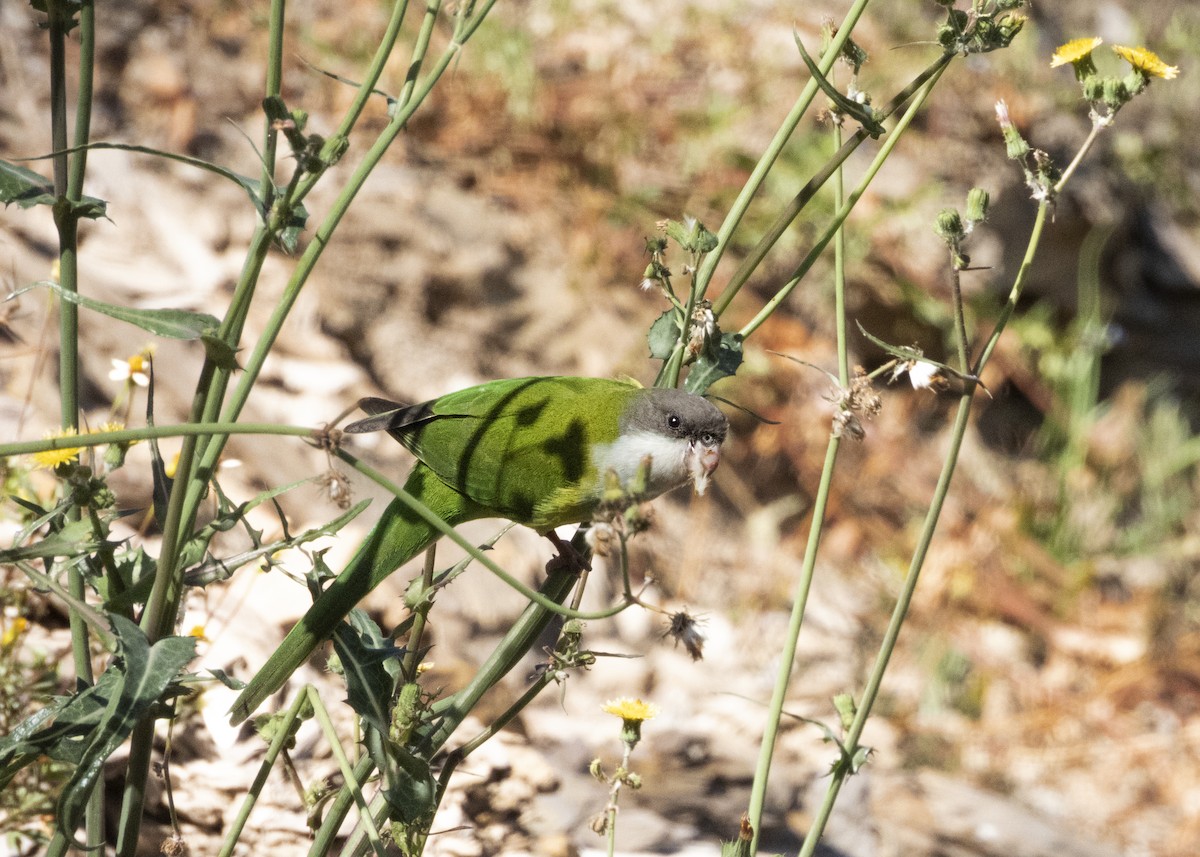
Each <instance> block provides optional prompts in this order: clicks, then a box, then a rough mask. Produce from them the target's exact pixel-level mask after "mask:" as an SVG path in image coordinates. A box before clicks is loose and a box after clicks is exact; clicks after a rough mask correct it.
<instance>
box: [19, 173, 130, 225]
mask: <svg viewBox="0 0 1200 857" xmlns="http://www.w3.org/2000/svg"><path fill="white" fill-rule="evenodd" d="M0 202H3V203H4V205H5V207H8V206H9V205H11V204H12V203H14V202H15V203H16V204H17V205H19V206H21V208H33V207H34V206H35V205H54V204H55V203H57V202H58V196H57V195H56V194H55V193H54V183H53V182H51V181H50V180H49V179H47V178H45V177H43V176H40V175H38V174H37V173H35V172H34V171H33V170H31V169H28V168H27V167H22V166H19V165H17V164H13V163H9V162H8V161H0ZM74 206H75V208H76V212H77V213H78V215H79V216H80V217H89V218H92V219H97V218H100V217H103V216H104V213H105V210H106V207H107V203H105V202H104V200H102V199H96V197H94V196H85V197H84V198H83V199H81V200H80V201H79V202H76V203H74Z"/></svg>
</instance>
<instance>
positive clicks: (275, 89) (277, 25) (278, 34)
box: [259, 0, 286, 210]
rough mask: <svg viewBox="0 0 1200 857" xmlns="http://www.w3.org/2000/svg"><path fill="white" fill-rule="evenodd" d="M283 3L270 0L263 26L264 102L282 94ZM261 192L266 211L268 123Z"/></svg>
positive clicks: (271, 167)
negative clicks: (264, 47) (265, 49)
mask: <svg viewBox="0 0 1200 857" xmlns="http://www.w3.org/2000/svg"><path fill="white" fill-rule="evenodd" d="M285 6H286V4H285V2H284V0H271V15H270V19H269V24H268V26H267V37H268V42H267V78H266V81H265V82H264V84H263V95H264V99H265V98H273V97H274V98H278V97H279V94H280V93H281V92H282V90H283V13H284V8H285ZM264 125H265V128H264V130H263V152H262V156H263V163H262V181H261V182H259V185H260V187H261V191H262V198H263V205H264V206H265V207H266V208H267V209H268V210H270V208H271V206H272V204H273V203H274V201H275V154H276V151H277V148H278V145H279V131H278V130H276V129H275V128H274V127H273V126H272V123H271V122H270V121H267V122H265V123H264Z"/></svg>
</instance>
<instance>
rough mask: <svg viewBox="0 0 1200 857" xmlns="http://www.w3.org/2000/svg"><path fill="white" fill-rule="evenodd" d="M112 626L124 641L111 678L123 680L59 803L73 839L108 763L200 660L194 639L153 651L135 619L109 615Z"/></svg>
mask: <svg viewBox="0 0 1200 857" xmlns="http://www.w3.org/2000/svg"><path fill="white" fill-rule="evenodd" d="M109 621H110V622H111V623H112V629H113V632H114V633H115V634H116V635H117V637H118V639H119V641H120V655H121V656H120V658H119V660H116V661H114V662H113V664H112V665H111V666H110V667H109V668H108V670H106V673H107V672H109V671H116V673H117V675H118V677H119V679H120V680H119V682H118V686H117V688H115V692H114V693H113V694H112V695H111V696H110V697H109V700H108V705H107V707H106V708H105V710H104V715H103V718H102V719H101V721H100V723H99V724H98V725H97V726H96V728H95V730H94V732H93V734H92V737H91V740H90V742H89V743H88V746H87V749H85V750H84V752H83V755H82V757H81V758H80V760H79V765H78V767H76V769H75V773H74V774H72V775H71V779H70V780H68V781H67V784H66V786H65V787H64V788H63V792H62V795H61V796H60V797H59V802H58V829H59V830H60V831H61V832H62V833H63V834H64V835H65V836H67V837H72V836H73V835H74V831H75V830H76V829H77V828H78V827H79V825H80V823H81V822H82V820H83V814H84V809H85V808H86V805H87V801H88V797H89V796H90V794H91V792H92V788H93V787H94V786H95V785H96V783H97V781H98V780H99V777H100V773H101V771H102V770H103V769H104V763H105V761H107V759H108V757H109V756H111V755H112V754H113V753H114V752H115V751H116V750H117V748H118V747H120V746H121V745H122V744H123V743H124V742H125V739H126V738H128V737H129V733H130V732H132V731H133V727H134V726H135V725H136V724H137V722H138V721H139V720H140V719H141V718H142V717H144V716H145V715H146V714H147V712H148V711H149V709H150V706H151V705H153V704H154V703H155V702H156V701H157V700H158V699H159V697H160V696H162V694H163V691H165V690H166V689H167V686H168V685H169V684H170V683H171V682H172V681H173V680H174V679H175V677H176V676H178V675H179V672H180V670H182V669H183V667H184V666H185V665H187V663H188V662H189V661H191V660H192V658H194V657H195V656H196V640H195V638H193V637H164V638H163V639H161V640H159V641H158V642H156V643H155V644H154V645H153V646H151V645H150V641H149V640H148V639H147V638H146V635H145V634H144V633H142V630H141V629H140V628H139V627H138V626H137V625H135V624H134V623H133V622H132V621H130V620H129V619H126V618H125V617H123V616H119V615H117V614H115V613H114V614H110V615H109Z"/></svg>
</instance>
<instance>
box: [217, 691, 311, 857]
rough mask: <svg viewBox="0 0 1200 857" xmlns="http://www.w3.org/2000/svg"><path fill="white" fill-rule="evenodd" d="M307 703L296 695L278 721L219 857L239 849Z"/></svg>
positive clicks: (304, 696) (303, 696) (227, 855)
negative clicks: (268, 779) (244, 833)
mask: <svg viewBox="0 0 1200 857" xmlns="http://www.w3.org/2000/svg"><path fill="white" fill-rule="evenodd" d="M306 702H308V696H307V695H306V694H304V693H298V694H296V698H295V700H293V701H292V704H291V705H290V706H289V707H288V710H287V711H286V712H285V713H284V715H283V717H281V718H280V719H279V720H278V721H276V723H275V733H274V737H272V739H271V743H270V745H269V746H268V747H267V754H266V756H265V757H263V760H262V764H260V765H259V766H258V773H257V774H256V775H255V776H254V782H252V783H251V784H250V788H249V789H247V791H246V798H245V799H244V800H243V801H242V805H241V807H240V808H239V809H238V814H237V816H236V817H235V818H234V820H233V823H232V824H231V825H230V828H229V832H228V833H227V834H226V835H225V841H224V843H223V844H222V845H221V850H220V851H219V852H218V854H217V857H231V855H232V854H233V851H234V848H236V847H237V844H238V839H240V838H241V835H242V830H243V829H244V828H245V826H246V822H247V821H248V820H249V818H250V812H251V810H253V809H254V804H255V803H257V801H258V797H259V795H260V794H262V790H263V788H264V787H265V786H266V784H267V777H268V776H269V775H270V773H271V769H272V768H274V767H275V761H276V760H277V759H278V758H279V754H280V753H282V752H283V748H284V745H285V744H287V743H288V742H289V741H290V740H291V739H292V738H293V737H294V736H295V730H294V729H293V728H292V724H293V723H295V721H296V718H297V717H299V716H300V712H301V711H302V710H303V709H304V704H305V703H306Z"/></svg>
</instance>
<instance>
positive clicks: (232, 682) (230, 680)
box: [209, 669, 246, 690]
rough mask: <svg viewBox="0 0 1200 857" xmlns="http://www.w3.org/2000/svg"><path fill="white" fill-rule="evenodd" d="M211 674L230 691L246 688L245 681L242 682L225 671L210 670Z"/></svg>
mask: <svg viewBox="0 0 1200 857" xmlns="http://www.w3.org/2000/svg"><path fill="white" fill-rule="evenodd" d="M209 672H210V673H212V676H213V678H215V679H216V680H217V681H219V682H220V683H221V684H223V685H225V686H226V687H227V688H229V689H230V690H241V689H242V688H244V687H245V686H246V683H245V682H244V681H242V680H241V679H240V678H234V677H233V676H231V675H230V674H229V673H227V672H225V670H218V669H209Z"/></svg>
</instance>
